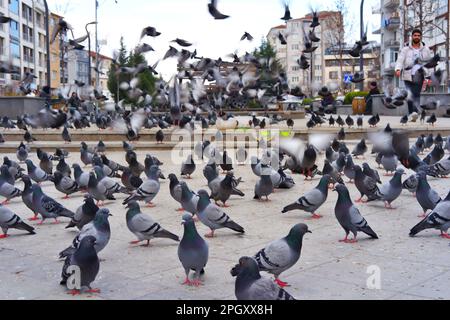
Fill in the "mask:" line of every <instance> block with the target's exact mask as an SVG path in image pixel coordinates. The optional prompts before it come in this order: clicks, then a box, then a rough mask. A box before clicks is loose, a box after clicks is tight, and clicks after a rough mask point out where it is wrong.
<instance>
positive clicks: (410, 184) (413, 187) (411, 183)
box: [402, 173, 419, 197]
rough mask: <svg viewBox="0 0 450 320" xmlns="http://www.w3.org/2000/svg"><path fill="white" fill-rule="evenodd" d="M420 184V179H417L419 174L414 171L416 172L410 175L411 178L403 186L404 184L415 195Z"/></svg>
mask: <svg viewBox="0 0 450 320" xmlns="http://www.w3.org/2000/svg"><path fill="white" fill-rule="evenodd" d="M418 184H419V180H417V175H416V174H415V173H414V174H412V175H410V176H409V178H408V179H406V180H405V181H404V182H403V185H402V186H403V189H406V190H408V191H409V192H411V193H412V194H413V195H414V197H415V196H416V191H417V186H418Z"/></svg>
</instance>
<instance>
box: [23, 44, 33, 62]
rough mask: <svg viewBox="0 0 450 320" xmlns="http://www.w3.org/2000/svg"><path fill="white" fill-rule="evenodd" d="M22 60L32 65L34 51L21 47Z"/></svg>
mask: <svg viewBox="0 0 450 320" xmlns="http://www.w3.org/2000/svg"><path fill="white" fill-rule="evenodd" d="M23 60H25V61H26V62H30V63H34V50H33V49H31V48H28V47H25V46H23Z"/></svg>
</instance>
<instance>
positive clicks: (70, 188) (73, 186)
mask: <svg viewBox="0 0 450 320" xmlns="http://www.w3.org/2000/svg"><path fill="white" fill-rule="evenodd" d="M50 180H51V181H53V183H54V184H55V188H56V190H58V191H59V192H61V193H63V194H65V195H66V196H65V197H64V198H63V199H69V195H71V194H73V193H75V192H78V190H79V187H78V183H76V181H73V180H72V179H71V178H70V177H66V176H63V174H62V173H61V172H59V171H55V173H54V174H53V176H52V177H51V178H50Z"/></svg>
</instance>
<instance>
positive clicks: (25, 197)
mask: <svg viewBox="0 0 450 320" xmlns="http://www.w3.org/2000/svg"><path fill="white" fill-rule="evenodd" d="M22 181H23V184H24V187H23V192H22V201H23V203H25V205H26V206H27V208H28V209H30V210H31V211H32V212H33V214H34V217H33V218H29V219H28V220H29V221H36V220H38V219H39V218H38V215H39V213H37V212H35V211H34V210H35V208H34V206H33V185H32V183H31V179H30V177H29V176H26V175H24V176H22Z"/></svg>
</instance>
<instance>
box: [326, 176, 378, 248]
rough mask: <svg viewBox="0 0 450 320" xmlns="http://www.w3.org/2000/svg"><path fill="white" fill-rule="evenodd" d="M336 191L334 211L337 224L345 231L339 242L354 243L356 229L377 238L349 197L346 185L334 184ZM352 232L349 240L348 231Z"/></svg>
mask: <svg viewBox="0 0 450 320" xmlns="http://www.w3.org/2000/svg"><path fill="white" fill-rule="evenodd" d="M335 190H336V191H337V193H338V200H337V202H336V207H335V208H334V213H335V215H336V219H337V220H338V222H339V224H340V225H341V227H342V228H343V229H344V231H345V239H344V240H340V242H345V243H355V242H357V240H356V236H357V234H358V231H362V232H364V233H365V234H367V235H368V236H370V237H371V238H373V239H378V236H377V234H376V233H375V232H374V231H373V230H372V228H370V226H369V225H368V224H367V221H366V219H364V217H363V216H362V215H361V213H360V212H359V210H358V208H357V207H355V206H354V205H353V203H352V200H351V199H350V193H349V192H348V189H347V187H346V186H344V185H342V184H338V185H336V186H335ZM350 232H351V233H353V239H352V240H349V239H348V235H349V233H350Z"/></svg>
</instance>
